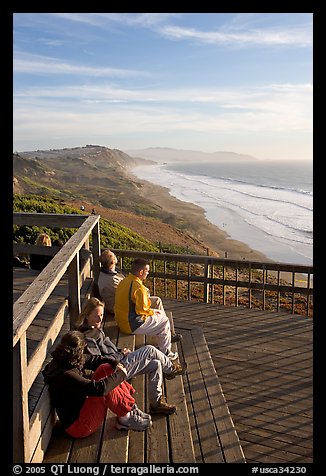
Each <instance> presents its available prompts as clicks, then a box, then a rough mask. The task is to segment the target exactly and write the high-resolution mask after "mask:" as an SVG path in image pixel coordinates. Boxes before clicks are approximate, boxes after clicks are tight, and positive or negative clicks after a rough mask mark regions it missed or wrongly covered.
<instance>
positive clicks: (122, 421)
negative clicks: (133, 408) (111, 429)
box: [115, 412, 152, 431]
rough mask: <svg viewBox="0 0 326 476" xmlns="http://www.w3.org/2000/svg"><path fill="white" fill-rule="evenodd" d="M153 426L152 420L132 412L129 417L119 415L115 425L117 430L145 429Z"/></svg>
mask: <svg viewBox="0 0 326 476" xmlns="http://www.w3.org/2000/svg"><path fill="white" fill-rule="evenodd" d="M151 426H152V420H148V419H146V418H142V417H141V416H139V415H136V414H135V413H132V412H130V416H129V418H126V417H118V418H117V421H116V424H115V427H116V429H117V430H133V431H145V430H148V428H150V427H151Z"/></svg>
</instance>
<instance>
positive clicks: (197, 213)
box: [127, 168, 273, 262]
mask: <svg viewBox="0 0 326 476" xmlns="http://www.w3.org/2000/svg"><path fill="white" fill-rule="evenodd" d="M127 174H128V175H129V178H130V179H131V180H132V181H133V182H136V183H137V184H138V191H139V193H140V195H141V196H142V197H144V198H146V199H147V200H150V201H152V202H153V203H154V204H155V205H157V206H159V207H160V208H161V209H162V210H164V211H166V212H168V213H170V214H173V215H174V216H177V217H178V218H179V219H182V221H183V222H184V227H183V228H179V229H182V230H183V231H187V232H188V233H190V234H192V235H193V236H194V237H195V238H196V239H197V240H199V241H201V242H202V243H203V244H204V245H205V246H206V247H208V248H209V254H214V255H216V254H218V255H219V257H220V258H229V259H235V260H243V259H244V260H249V261H265V262H273V260H272V259H270V258H267V256H266V255H264V254H263V253H261V252H260V251H257V250H253V249H251V248H250V247H249V246H248V245H246V244H245V243H243V242H241V241H238V240H234V239H231V238H230V237H229V235H228V234H227V233H226V232H225V231H223V230H221V229H220V228H218V227H217V226H216V225H214V224H213V223H211V222H210V221H209V220H208V219H207V218H206V217H205V210H204V209H203V208H202V207H199V206H198V205H195V204H194V203H191V202H184V201H182V200H179V199H178V198H175V197H172V196H171V195H170V193H169V189H168V188H167V187H163V186H160V185H156V184H153V183H151V182H148V181H146V180H142V179H139V178H138V177H137V176H136V175H134V174H133V172H132V168H131V169H128V171H127ZM139 185H140V187H139Z"/></svg>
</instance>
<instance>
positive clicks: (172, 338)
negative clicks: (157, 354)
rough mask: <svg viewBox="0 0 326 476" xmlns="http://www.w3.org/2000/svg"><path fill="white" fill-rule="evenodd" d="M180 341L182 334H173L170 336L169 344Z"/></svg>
mask: <svg viewBox="0 0 326 476" xmlns="http://www.w3.org/2000/svg"><path fill="white" fill-rule="evenodd" d="M181 340H182V334H173V336H171V342H180V341H181Z"/></svg>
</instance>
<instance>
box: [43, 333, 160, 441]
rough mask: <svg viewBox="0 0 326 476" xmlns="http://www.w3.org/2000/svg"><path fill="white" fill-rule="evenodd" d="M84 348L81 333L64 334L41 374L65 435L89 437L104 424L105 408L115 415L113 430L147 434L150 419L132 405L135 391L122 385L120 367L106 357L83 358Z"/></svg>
mask: <svg viewBox="0 0 326 476" xmlns="http://www.w3.org/2000/svg"><path fill="white" fill-rule="evenodd" d="M84 347H85V339H84V336H83V334H82V333H81V332H79V331H70V332H67V333H66V334H65V335H64V336H63V337H62V339H61V343H60V344H59V345H57V347H56V348H55V350H54V351H53V352H52V354H51V355H52V360H51V362H49V363H48V364H47V365H46V367H45V368H44V370H43V376H44V381H45V382H46V383H47V384H48V385H49V387H50V395H51V400H52V402H53V405H54V407H55V409H56V412H57V415H58V417H59V420H60V422H61V424H62V426H63V428H64V430H65V431H66V433H68V435H70V436H72V437H74V438H84V437H86V436H89V435H91V434H92V433H94V432H95V431H96V430H97V429H98V428H99V427H100V425H101V424H102V423H103V421H104V420H105V416H106V412H107V408H109V409H110V410H111V411H112V412H113V413H115V414H116V415H117V422H116V428H117V429H119V430H122V429H123V430H128V429H131V430H135V431H144V430H147V429H148V428H149V427H150V426H151V423H152V422H151V418H150V415H147V414H146V413H143V412H141V410H139V408H138V407H137V405H136V404H135V399H134V398H133V397H132V394H133V393H134V392H135V389H134V388H133V387H132V385H130V384H129V383H128V382H125V379H126V374H127V372H126V369H125V368H124V366H123V364H121V363H117V362H116V361H115V359H113V358H110V357H101V356H91V355H86V354H84ZM87 369H90V370H94V373H93V375H92V378H91V379H89V378H85V376H84V371H85V370H87Z"/></svg>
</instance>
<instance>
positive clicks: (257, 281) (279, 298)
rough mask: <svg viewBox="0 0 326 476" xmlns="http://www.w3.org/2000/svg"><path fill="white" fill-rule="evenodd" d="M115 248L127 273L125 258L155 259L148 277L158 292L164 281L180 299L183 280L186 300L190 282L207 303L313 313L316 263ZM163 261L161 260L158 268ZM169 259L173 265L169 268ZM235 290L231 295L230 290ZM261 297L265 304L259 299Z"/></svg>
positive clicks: (165, 290)
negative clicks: (240, 258) (159, 285)
mask: <svg viewBox="0 0 326 476" xmlns="http://www.w3.org/2000/svg"><path fill="white" fill-rule="evenodd" d="M112 251H114V252H115V253H116V255H117V256H118V258H119V259H120V266H121V267H122V268H123V271H124V272H128V271H129V269H128V266H124V264H123V263H124V258H135V257H138V258H145V259H147V260H148V261H149V262H151V263H152V269H151V273H150V275H149V278H148V281H149V286H150V287H151V286H152V290H151V292H153V294H154V295H155V294H156V282H157V281H158V282H159V283H162V281H163V284H164V289H163V290H162V289H161V294H163V296H162V297H171V296H172V295H174V296H175V298H176V299H178V298H179V286H178V283H181V287H180V292H181V293H184V289H185V288H184V286H183V285H182V283H185V285H186V289H187V296H188V300H191V297H190V296H191V286H192V285H201V286H203V294H202V296H199V299H203V300H204V302H207V303H208V302H210V303H214V302H220V301H221V300H222V304H223V305H225V304H226V302H227V300H228V303H229V305H230V302H234V303H235V306H238V305H239V299H240V300H241V301H242V303H243V304H245V305H246V306H249V308H251V307H252V304H254V307H256V305H257V306H258V307H259V306H260V305H262V308H263V309H266V305H267V307H268V309H269V310H270V309H271V308H273V307H275V308H276V311H278V310H279V309H280V307H282V306H284V307H287V308H288V306H289V304H290V305H291V312H292V313H295V312H296V311H299V313H300V314H302V310H303V309H306V315H312V310H313V307H312V298H313V266H306V265H297V264H293V263H279V262H272V261H271V262H269V261H268V262H264V261H248V260H234V259H228V258H218V257H215V256H207V255H205V256H204V255H191V254H174V253H171V254H170V253H162V252H149V251H135V250H120V249H114V250H112ZM159 262H161V263H162V266H161V267H160V268H159V267H158V263H159ZM167 263H171V264H172V266H171V267H169V269H168V268H167ZM174 263H175V265H174ZM179 265H182V266H179ZM192 265H197V266H199V268H197V269H196V268H195V272H192V271H191V267H192ZM162 267H164V269H162ZM241 273H243V274H241ZM173 281H174V283H175V284H174V288H175V289H174V290H173V289H172V290H171V284H170V285H169V286H170V291H169V293H168V292H167V285H168V283H172V282H173ZM172 287H173V286H172ZM182 289H183V291H182ZM232 289H233V290H234V294H233V295H232V293H231V291H230V290H232ZM162 291H163V292H162ZM216 291H217V292H216ZM219 293H220V294H219ZM245 293H247V295H245ZM260 293H261V294H260ZM283 293H284V294H283ZM197 296H198V295H197ZM298 296H300V299H299V298H298ZM267 299H268V302H267ZM260 300H261V301H262V302H261V303H259V301H260ZM303 306H304V307H303Z"/></svg>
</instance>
